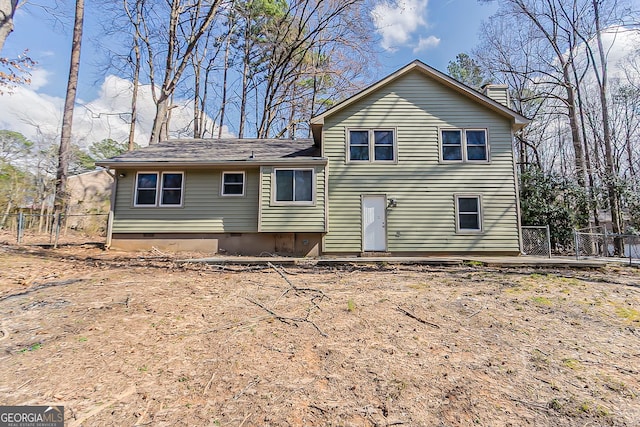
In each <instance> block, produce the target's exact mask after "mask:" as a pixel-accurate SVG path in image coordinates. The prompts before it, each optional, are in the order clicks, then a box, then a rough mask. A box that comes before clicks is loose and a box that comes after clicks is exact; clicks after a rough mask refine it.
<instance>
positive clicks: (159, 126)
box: [149, 93, 169, 144]
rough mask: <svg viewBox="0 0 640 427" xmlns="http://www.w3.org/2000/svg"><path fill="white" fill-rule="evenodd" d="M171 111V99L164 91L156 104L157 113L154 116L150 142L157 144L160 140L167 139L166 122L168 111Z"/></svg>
mask: <svg viewBox="0 0 640 427" xmlns="http://www.w3.org/2000/svg"><path fill="white" fill-rule="evenodd" d="M168 112H169V99H168V98H167V96H166V95H165V94H164V93H163V94H161V95H160V97H159V98H158V102H157V104H156V114H155V117H154V118H153V125H152V126H151V136H150V138H149V144H157V143H158V142H160V141H164V140H166V139H167V135H166V132H165V131H166V123H167V113H168Z"/></svg>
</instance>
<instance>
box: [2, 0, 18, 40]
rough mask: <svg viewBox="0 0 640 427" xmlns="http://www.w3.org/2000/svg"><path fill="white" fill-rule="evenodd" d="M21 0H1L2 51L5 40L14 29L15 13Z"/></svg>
mask: <svg viewBox="0 0 640 427" xmlns="http://www.w3.org/2000/svg"><path fill="white" fill-rule="evenodd" d="M18 3H19V0H0V52H2V48H3V46H4V42H5V40H6V39H7V37H8V36H9V34H11V32H12V31H13V15H14V14H15V13H16V9H17V8H18Z"/></svg>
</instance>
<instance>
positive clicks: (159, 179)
mask: <svg viewBox="0 0 640 427" xmlns="http://www.w3.org/2000/svg"><path fill="white" fill-rule="evenodd" d="M152 174H153V175H156V188H155V189H154V191H155V192H156V195H155V201H154V203H153V204H139V203H138V190H139V189H138V177H139V176H140V175H152ZM165 174H175V175H181V177H182V178H181V179H180V203H179V204H173V203H172V204H166V203H162V192H163V191H164V190H165V188H164V185H163V181H164V179H163V178H164V175H165ZM184 177H185V173H184V172H182V171H137V172H136V176H135V181H134V182H133V207H134V208H159V207H160V208H181V207H183V204H184V181H185V179H184ZM143 190H149V191H150V190H151V189H150V188H149V189H143ZM169 190H177V188H169Z"/></svg>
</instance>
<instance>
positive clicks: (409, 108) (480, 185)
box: [99, 61, 528, 256]
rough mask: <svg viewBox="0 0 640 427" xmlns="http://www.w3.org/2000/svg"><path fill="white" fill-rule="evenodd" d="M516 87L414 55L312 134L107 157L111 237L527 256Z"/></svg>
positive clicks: (215, 245) (139, 243)
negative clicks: (483, 82)
mask: <svg viewBox="0 0 640 427" xmlns="http://www.w3.org/2000/svg"><path fill="white" fill-rule="evenodd" d="M507 104H508V92H507V87H506V86H498V85H496V86H489V87H487V88H485V94H481V93H479V92H477V91H475V90H473V89H471V88H469V87H467V86H465V85H463V84H461V83H459V82H457V81H456V80H454V79H452V78H451V77H449V76H447V75H445V74H443V73H441V72H439V71H437V70H435V69H433V68H431V67H429V66H427V65H425V64H424V63H422V62H420V61H414V62H412V63H410V64H408V65H407V66H405V67H403V68H402V69H400V70H398V71H397V72H395V73H393V74H391V75H389V76H387V77H386V78H384V79H382V80H380V81H379V82H377V83H375V84H373V85H372V86H370V87H368V88H366V89H365V90H363V91H361V92H359V93H358V94H356V95H354V96H353V97H351V98H349V99H347V100H345V101H343V102H341V103H339V104H337V105H335V106H334V107H332V108H331V109H329V110H327V111H325V112H324V113H322V114H320V115H319V116H316V117H314V118H312V119H311V129H312V134H313V138H312V139H309V140H273V139H267V140H264V139H263V140H248V139H242V140H193V139H192V140H176V141H168V142H163V143H160V144H157V145H153V146H149V147H146V148H143V149H140V150H136V151H132V152H129V153H125V154H123V155H120V156H117V157H114V158H112V159H109V160H105V161H102V162H100V163H99V164H100V165H102V166H104V167H108V168H110V169H113V170H114V173H115V176H116V177H117V179H116V181H115V183H114V191H113V197H112V208H111V211H112V214H111V221H110V226H109V238H108V239H109V242H108V243H109V244H110V245H111V246H112V247H115V248H122V249H138V248H150V247H152V246H155V247H158V248H165V249H170V250H204V251H208V252H211V253H216V252H220V253H229V254H257V255H259V254H264V253H281V254H296V255H306V256H317V255H320V254H327V255H331V254H362V253H393V254H406V255H409V254H443V253H478V254H518V253H520V226H519V212H518V189H517V179H516V173H515V163H514V155H513V149H512V142H513V133H514V131H517V130H518V129H520V128H522V127H523V126H525V125H526V124H527V123H528V120H527V119H526V118H525V117H523V116H521V115H519V114H517V113H516V112H514V111H512V110H511V109H509V108H508V107H507Z"/></svg>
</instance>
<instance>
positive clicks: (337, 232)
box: [323, 72, 519, 252]
mask: <svg viewBox="0 0 640 427" xmlns="http://www.w3.org/2000/svg"><path fill="white" fill-rule="evenodd" d="M355 127H364V128H378V127H379V128H388V127H394V128H396V140H397V144H398V147H397V152H398V160H397V164H379V163H378V164H377V163H365V164H362V163H359V164H353V163H350V164H347V163H346V162H345V154H346V149H345V130H346V129H347V128H355ZM440 127H452V128H486V129H487V130H488V140H489V150H490V160H491V162H490V163H486V164H474V163H447V164H443V163H439V146H438V140H439V138H438V133H439V128H440ZM323 149H324V153H323V155H324V156H325V157H327V158H329V188H328V192H329V196H328V197H329V201H330V204H329V230H328V233H327V235H326V236H325V241H324V251H326V252H359V251H361V249H362V243H361V205H360V204H361V195H362V194H386V195H387V197H388V198H394V199H396V200H397V207H394V208H391V209H389V210H388V217H387V241H388V250H389V251H392V252H416V251H425V252H429V251H433V252H463V251H518V250H519V239H518V237H519V236H518V220H517V208H516V206H517V205H516V189H515V188H516V187H515V186H516V183H515V178H514V168H513V161H514V160H513V151H512V132H511V124H510V121H509V120H508V119H506V118H504V117H503V116H500V115H498V114H497V113H494V112H492V111H491V110H488V109H487V108H485V107H483V106H481V105H480V104H478V103H476V102H474V101H471V100H470V99H469V98H467V97H465V96H463V95H460V94H459V93H457V92H455V91H454V90H452V89H450V88H447V87H445V86H443V85H441V84H439V83H437V82H435V81H434V80H431V79H430V78H428V77H426V76H424V75H423V74H422V73H419V72H410V73H408V74H406V75H405V76H403V77H401V78H399V79H398V80H396V81H393V82H391V83H390V84H388V85H387V86H384V87H382V88H380V89H378V90H377V91H375V92H373V93H371V94H370V95H369V96H367V97H365V98H363V99H362V100H360V101H358V102H356V103H355V104H353V105H350V106H348V107H346V108H345V109H344V110H342V111H338V112H336V113H334V114H333V115H330V116H328V117H327V118H326V119H325V123H324V129H323ZM456 193H469V194H479V195H481V196H482V200H483V206H482V209H483V226H484V232H483V233H482V234H473V235H464V234H456V232H455V206H454V194H456Z"/></svg>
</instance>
